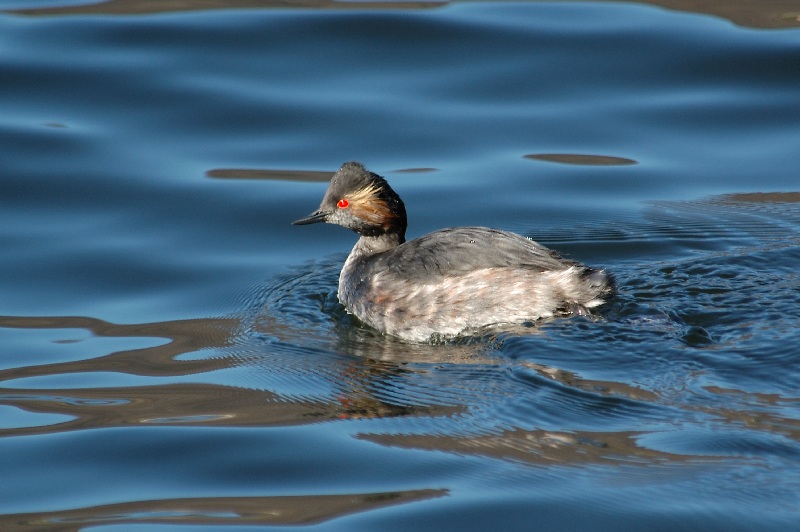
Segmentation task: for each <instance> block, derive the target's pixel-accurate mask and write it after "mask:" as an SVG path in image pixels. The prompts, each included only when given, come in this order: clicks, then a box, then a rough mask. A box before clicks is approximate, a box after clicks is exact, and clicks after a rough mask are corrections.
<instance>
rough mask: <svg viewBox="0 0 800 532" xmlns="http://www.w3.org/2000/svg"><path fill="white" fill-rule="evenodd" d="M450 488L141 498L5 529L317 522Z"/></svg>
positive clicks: (29, 517) (8, 519)
mask: <svg viewBox="0 0 800 532" xmlns="http://www.w3.org/2000/svg"><path fill="white" fill-rule="evenodd" d="M445 495H447V491H445V490H412V491H405V492H392V493H353V494H348V495H307V496H298V497H208V498H198V499H170V500H152V501H136V502H129V503H120V504H109V505H104V506H94V507H91V508H78V509H74V510H65V511H61V512H47V513H36V514H17V515H9V516H0V526H2V528H3V530H17V529H41V528H42V527H44V528H46V529H47V530H54V529H59V530H61V529H70V530H71V529H73V527H75V528H77V527H80V528H81V529H83V527H91V526H100V525H134V524H135V525H139V526H141V525H143V524H171V525H217V526H223V525H237V526H246V525H312V524H315V523H320V522H324V521H328V520H330V519H334V518H336V517H341V516H343V515H347V514H350V513H354V512H364V511H367V510H374V509H377V508H383V507H387V506H392V505H398V504H404V503H409V502H415V501H424V500H427V499H432V498H436V497H443V496H445Z"/></svg>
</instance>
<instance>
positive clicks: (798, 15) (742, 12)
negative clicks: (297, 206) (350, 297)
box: [5, 0, 800, 29]
mask: <svg viewBox="0 0 800 532" xmlns="http://www.w3.org/2000/svg"><path fill="white" fill-rule="evenodd" d="M595 1H607V0H595ZM626 1H628V2H629V3H640V4H650V5H654V6H659V7H664V8H666V9H672V10H675V11H687V12H691V13H701V14H707V15H713V16H717V17H721V18H725V19H728V20H730V21H731V22H733V23H734V24H738V25H741V26H750V27H754V28H764V29H779V28H795V27H798V26H800V10H799V9H798V6H797V3H796V2H795V1H794V0H761V1H759V2H752V1H750V0H703V1H686V0H638V1H634V0H626ZM452 3H457V2H448V1H436V0H423V1H421V2H414V1H402V0H400V1H386V2H382V1H369V0H354V1H345V0H295V1H293V2H291V4H288V3H287V2H285V1H282V0H249V1H248V0H239V1H236V0H184V1H182V2H160V1H159V0H108V1H105V2H103V1H99V2H91V3H88V4H86V3H83V2H81V1H80V0H78V1H76V2H75V3H74V5H65V6H56V7H41V8H33V9H29V8H25V7H19V8H16V9H7V10H5V12H7V13H15V14H20V15H76V14H109V15H111V14H126V15H130V14H146V13H163V12H173V11H195V10H206V9H236V8H242V9H255V8H261V9H266V8H283V9H285V8H287V7H291V8H293V9H298V8H306V9H309V8H310V9H339V10H340V9H427V8H436V7H441V6H444V5H447V4H452Z"/></svg>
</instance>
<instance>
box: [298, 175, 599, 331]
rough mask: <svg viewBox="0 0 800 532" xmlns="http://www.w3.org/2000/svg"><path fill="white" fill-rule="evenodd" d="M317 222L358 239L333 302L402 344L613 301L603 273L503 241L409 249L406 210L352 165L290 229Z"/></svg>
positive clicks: (484, 234)
mask: <svg viewBox="0 0 800 532" xmlns="http://www.w3.org/2000/svg"><path fill="white" fill-rule="evenodd" d="M317 222H327V223H331V224H338V225H341V226H343V227H347V228H349V229H352V230H353V231H355V232H356V233H358V234H359V235H361V238H359V239H358V242H356V245H355V247H353V250H352V251H351V252H350V255H349V256H348V257H347V260H346V261H345V263H344V266H343V267H342V273H341V275H340V276H339V301H341V302H342V304H343V305H344V307H345V308H346V309H347V311H348V312H350V313H351V314H354V315H355V316H356V317H357V318H358V319H360V320H361V321H362V322H364V323H366V324H367V325H370V326H372V327H374V328H375V329H378V330H379V331H381V332H384V333H387V334H391V335H394V336H398V337H400V338H403V339H406V340H412V341H425V340H430V339H431V338H447V337H452V336H457V335H461V334H468V333H469V332H471V331H474V330H477V329H479V328H481V327H484V326H487V325H495V324H503V323H524V322H528V321H532V320H536V319H538V318H544V317H549V316H554V315H569V314H588V310H587V309H589V308H592V307H596V306H598V305H601V304H602V303H603V302H604V297H606V296H608V295H610V294H611V293H612V292H613V282H612V280H611V277H610V276H609V275H608V274H606V273H605V272H604V271H603V270H594V269H591V268H588V267H586V266H583V265H582V264H579V263H577V262H573V261H570V260H565V259H562V258H561V257H559V256H558V254H556V253H555V252H554V251H551V250H549V249H547V248H545V247H544V246H541V245H539V244H537V243H536V242H534V241H532V240H530V239H527V238H525V237H522V236H520V235H517V234H515V233H509V232H507V231H500V230H497V229H489V228H487V227H455V228H450V229H442V230H440V231H435V232H433V233H430V234H427V235H425V236H422V237H420V238H417V239H415V240H411V241H409V242H406V238H405V237H406V208H405V205H403V201H402V200H401V199H400V197H399V196H398V195H397V194H396V193H395V191H394V190H392V189H391V187H389V184H388V183H387V182H386V181H385V180H384V179H383V178H382V177H381V176H379V175H377V174H374V173H372V172H369V171H368V170H366V169H365V168H364V167H363V166H362V165H361V164H359V163H356V162H348V163H345V164H344V165H342V167H341V168H340V169H339V170H338V171H337V172H336V173H335V174H334V176H333V178H332V179H331V184H330V186H329V187H328V190H327V192H325V197H323V198H322V203H321V204H320V206H319V210H317V211H316V212H314V213H312V214H311V215H309V216H308V217H306V218H303V219H301V220H297V221H296V222H294V224H295V225H304V224H312V223H317Z"/></svg>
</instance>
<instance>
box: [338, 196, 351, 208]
mask: <svg viewBox="0 0 800 532" xmlns="http://www.w3.org/2000/svg"><path fill="white" fill-rule="evenodd" d="M348 205H350V202H349V201H347V200H346V199H344V198H342V199H340V200H339V203H337V204H336V206H337V207H339V208H340V209H346V208H347V206H348Z"/></svg>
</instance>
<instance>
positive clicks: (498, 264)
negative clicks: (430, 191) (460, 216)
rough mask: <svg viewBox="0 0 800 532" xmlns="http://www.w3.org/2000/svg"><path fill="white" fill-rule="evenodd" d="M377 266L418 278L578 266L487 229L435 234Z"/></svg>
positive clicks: (534, 245) (406, 246)
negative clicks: (491, 270) (495, 270)
mask: <svg viewBox="0 0 800 532" xmlns="http://www.w3.org/2000/svg"><path fill="white" fill-rule="evenodd" d="M380 262H381V263H383V264H381V265H380V266H379V268H383V269H388V270H393V271H395V272H398V273H400V272H402V273H403V274H404V275H405V276H408V275H412V276H413V275H414V274H415V273H416V274H419V275H420V276H421V277H437V276H444V275H447V276H454V275H459V274H463V273H467V272H471V271H475V270H478V269H485V268H509V267H513V268H523V269H526V270H533V271H553V270H563V269H566V268H568V267H570V266H575V265H578V264H577V263H575V262H572V261H569V260H565V259H562V258H561V257H560V256H559V255H558V254H557V253H556V252H555V251H553V250H550V249H548V248H546V247H544V246H542V245H541V244H538V243H536V242H534V241H533V240H530V239H528V238H525V237H523V236H521V235H518V234H516V233H511V232H509V231H501V230H499V229H490V228H488V227H453V228H448V229H442V230H439V231H435V232H433V233H429V234H427V235H425V236H422V237H420V238H417V239H414V240H410V241H408V242H405V243H404V244H402V245H400V246H398V247H396V248H394V249H392V250H391V251H389V252H387V253H386V254H385V255H384V256H383V257H381V261H380ZM376 266H377V265H376Z"/></svg>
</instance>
